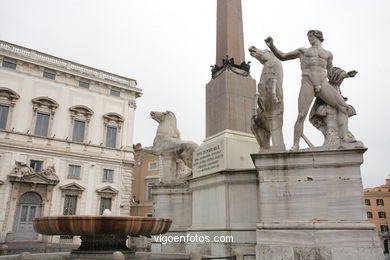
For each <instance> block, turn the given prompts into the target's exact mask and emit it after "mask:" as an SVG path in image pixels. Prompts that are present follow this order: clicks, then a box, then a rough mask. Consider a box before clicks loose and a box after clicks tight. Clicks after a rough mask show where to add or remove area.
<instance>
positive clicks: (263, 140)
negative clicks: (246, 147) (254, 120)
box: [258, 128, 271, 149]
mask: <svg viewBox="0 0 390 260" xmlns="http://www.w3.org/2000/svg"><path fill="white" fill-rule="evenodd" d="M258 133H259V138H260V148H261V149H269V148H270V144H271V143H270V140H271V133H270V132H269V131H267V130H265V129H263V128H259V131H258Z"/></svg>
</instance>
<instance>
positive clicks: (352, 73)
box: [347, 70, 358, 78]
mask: <svg viewBox="0 0 390 260" xmlns="http://www.w3.org/2000/svg"><path fill="white" fill-rule="evenodd" d="M357 73H358V72H357V71H356V70H351V71H349V72H348V73H347V74H348V76H349V77H350V78H353V77H355V76H356V74H357Z"/></svg>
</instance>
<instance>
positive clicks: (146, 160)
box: [130, 143, 162, 217]
mask: <svg viewBox="0 0 390 260" xmlns="http://www.w3.org/2000/svg"><path fill="white" fill-rule="evenodd" d="M134 161H135V164H134V170H133V182H132V195H133V199H132V203H131V212H130V214H131V215H132V216H146V217H153V215H154V205H153V193H152V189H153V186H154V185H156V184H158V183H159V182H160V180H161V174H162V173H161V167H160V166H161V163H160V157H159V156H158V155H155V154H152V153H150V152H148V151H147V150H145V149H144V148H142V146H141V144H140V143H138V144H136V145H135V146H134Z"/></svg>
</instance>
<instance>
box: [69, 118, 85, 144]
mask: <svg viewBox="0 0 390 260" xmlns="http://www.w3.org/2000/svg"><path fill="white" fill-rule="evenodd" d="M84 133H85V122H84V121H81V120H74V122H73V135H72V141H73V142H79V143H83V142H84Z"/></svg>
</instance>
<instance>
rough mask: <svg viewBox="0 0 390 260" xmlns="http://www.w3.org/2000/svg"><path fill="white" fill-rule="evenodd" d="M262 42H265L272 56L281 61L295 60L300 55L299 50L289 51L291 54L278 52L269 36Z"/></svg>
mask: <svg viewBox="0 0 390 260" xmlns="http://www.w3.org/2000/svg"><path fill="white" fill-rule="evenodd" d="M264 41H265V44H267V46H268V47H269V48H270V50H271V51H272V52H273V54H274V55H275V56H276V57H277V58H278V59H279V60H281V61H286V60H293V59H297V58H299V57H300V56H301V55H302V51H301V49H297V50H295V51H291V52H287V53H284V52H282V51H280V50H279V49H278V48H276V47H275V45H274V39H272V37H271V36H269V37H268V38H267V39H265V40H264Z"/></svg>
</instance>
